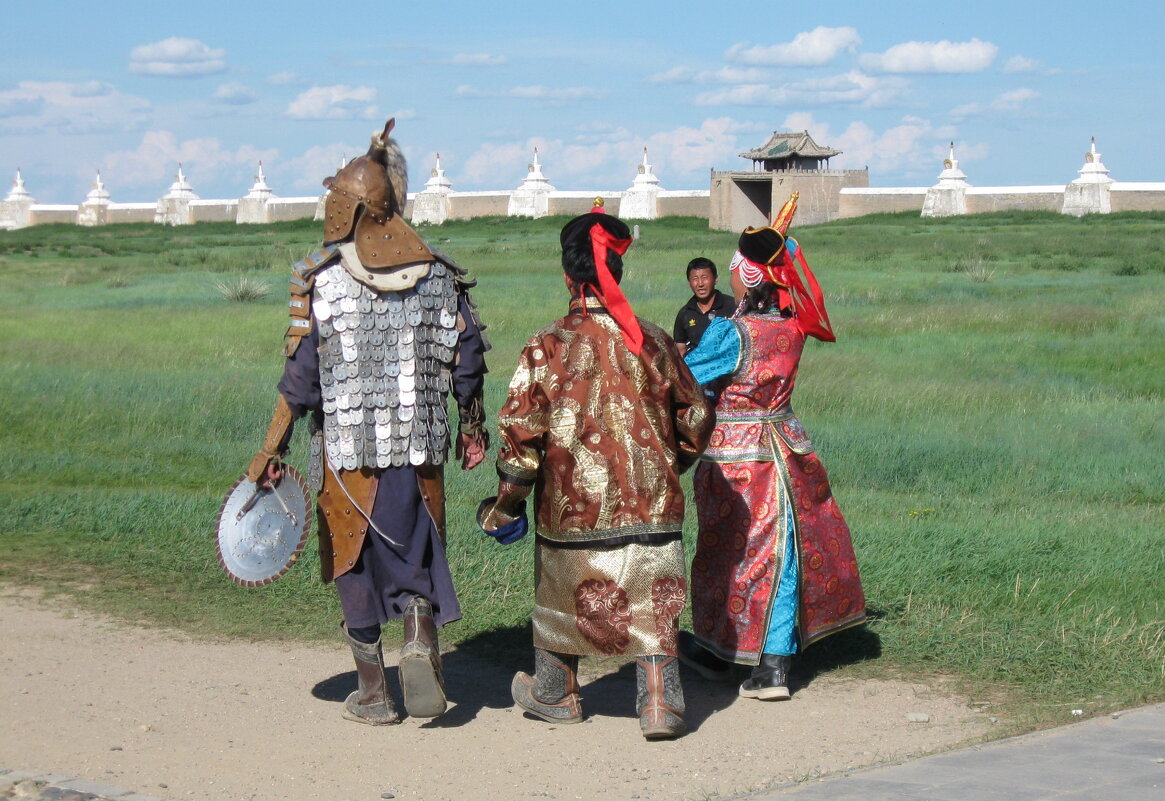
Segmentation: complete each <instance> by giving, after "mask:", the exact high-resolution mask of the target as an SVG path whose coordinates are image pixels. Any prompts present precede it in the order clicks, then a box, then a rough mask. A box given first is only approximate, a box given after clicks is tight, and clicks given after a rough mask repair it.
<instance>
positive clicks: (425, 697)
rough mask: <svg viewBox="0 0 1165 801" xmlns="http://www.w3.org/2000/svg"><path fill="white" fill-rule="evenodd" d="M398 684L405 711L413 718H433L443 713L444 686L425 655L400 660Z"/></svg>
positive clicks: (444, 708)
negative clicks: (402, 695)
mask: <svg viewBox="0 0 1165 801" xmlns="http://www.w3.org/2000/svg"><path fill="white" fill-rule="evenodd" d="M400 685H401V691H402V692H403V694H404V703H405V711H406V712H408V713H409V717H413V718H435V717H438V716H440V715H443V714H445V710H446V709H448V702H447V701H446V700H445V688H444V687H442V686H441V680H440V679H439V678H438V677H437V673H436V671H435V670H433V663H432V662H431V661H430V660H429V657H427V656H415V657H405V658H403V659H401V661H400Z"/></svg>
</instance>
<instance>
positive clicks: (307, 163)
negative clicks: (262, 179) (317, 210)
mask: <svg viewBox="0 0 1165 801" xmlns="http://www.w3.org/2000/svg"><path fill="white" fill-rule="evenodd" d="M366 149H367V145H365V148H364V149H363V150H362V149H359V148H356V147H355V146H353V145H343V144H332V145H318V146H316V147H312V148H309V149H308V150H306V151H305V152H303V153H301V154H300V155H298V156H295V157H294V158H290V159H287V160H286V161H285V162H283V164H282V165H281V167H280V170H279V175H283V176H288V177H290V180H291V184H290V186H289V189H290V190H291V191H293V192H297V193H298V192H303V193H306V194H315V195H319V194H323V191H324V188H323V180H324V179H325V178H327V177H328V176H330V175H335V174H336V170H338V169H339V168H340V165H341V164H343V163H344V161H345V160H347V161H351V160H352V159H353V158H355V157H356V156H359V155H361V154H363V153H364V150H366Z"/></svg>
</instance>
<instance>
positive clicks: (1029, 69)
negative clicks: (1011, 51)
mask: <svg viewBox="0 0 1165 801" xmlns="http://www.w3.org/2000/svg"><path fill="white" fill-rule="evenodd" d="M1003 72H1004V73H1005V74H1007V75H1024V74H1027V75H1056V74H1058V73H1059V72H1060V70H1059V69H1057V68H1056V67H1045V66H1044V64H1043V62H1041V61H1037V60H1036V59H1034V58H1027V57H1026V56H1012V57H1011V58H1009V59H1007V61H1006V62H1005V63H1004V64H1003Z"/></svg>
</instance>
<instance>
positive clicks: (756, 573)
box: [748, 562, 769, 581]
mask: <svg viewBox="0 0 1165 801" xmlns="http://www.w3.org/2000/svg"><path fill="white" fill-rule="evenodd" d="M768 572H769V566H768V565H767V564H765V563H764V562H761V563H760V564H759V565H754V566H753V568H752V570H750V571H748V577H749V578H750V579H752V580H753V581H760V580H761V579H762V578H764V577H765V574H766V573H768Z"/></svg>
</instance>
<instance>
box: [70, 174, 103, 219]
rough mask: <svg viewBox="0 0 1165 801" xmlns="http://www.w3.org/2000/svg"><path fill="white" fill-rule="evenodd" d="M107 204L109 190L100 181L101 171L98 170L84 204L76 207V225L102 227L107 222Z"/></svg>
mask: <svg viewBox="0 0 1165 801" xmlns="http://www.w3.org/2000/svg"><path fill="white" fill-rule="evenodd" d="M109 203H110V195H109V190H108V189H106V188H105V184H104V183H103V182H102V180H101V170H98V171H97V177H96V178H94V179H93V183H92V184H91V185H90V189H89V194H87V195H85V202H84V203H82V204H81V205H80V206H78V207H77V225H85V226H93V225H104V224H105V223H106V222H107V221H108V220H107V212H108V210H109Z"/></svg>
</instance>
